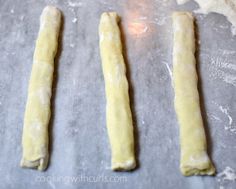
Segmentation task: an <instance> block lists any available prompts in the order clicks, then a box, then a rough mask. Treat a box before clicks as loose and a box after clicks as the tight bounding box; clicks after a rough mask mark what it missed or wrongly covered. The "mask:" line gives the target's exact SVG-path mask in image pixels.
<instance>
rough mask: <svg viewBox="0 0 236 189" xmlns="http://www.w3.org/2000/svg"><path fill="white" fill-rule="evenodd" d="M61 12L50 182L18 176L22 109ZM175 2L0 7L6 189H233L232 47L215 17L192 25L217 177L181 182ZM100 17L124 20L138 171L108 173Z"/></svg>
mask: <svg viewBox="0 0 236 189" xmlns="http://www.w3.org/2000/svg"><path fill="white" fill-rule="evenodd" d="M48 4H50V5H55V6H57V7H58V8H60V9H61V10H62V11H63V14H64V19H63V29H62V32H61V43H60V53H59V56H58V58H57V61H56V70H55V79H54V81H55V82H54V87H53V99H52V102H53V109H52V111H53V113H52V120H51V124H50V133H51V134H50V139H51V145H50V149H51V150H50V153H51V158H50V165H49V167H48V169H47V170H46V171H45V172H38V171H35V170H30V169H22V168H20V167H19V162H20V159H21V136H22V127H23V116H24V108H25V103H26V98H27V88H28V80H29V76H30V71H31V66H32V57H33V51H34V46H35V39H36V37H37V33H38V29H39V16H40V14H41V11H42V9H43V8H44V7H45V6H46V5H48ZM197 7H198V6H197V5H196V4H195V3H193V2H190V3H187V4H186V5H183V6H177V5H176V3H175V1H174V0H119V1H116V0H96V1H93V0H77V1H76V0H64V1H63V0H25V1H21V0H8V1H4V0H0V146H1V148H0V178H1V184H0V188H4V189H5V188H25V189H27V188H44V189H47V188H65V187H67V188H102V189H104V188H165V189H172V188H181V189H195V188H196V189H203V188H207V189H211V188H212V189H215V188H220V189H234V188H236V183H235V180H236V164H235V160H236V137H235V136H236V123H235V122H236V116H235V115H236V106H235V104H236V103H235V100H236V97H235V93H236V62H235V60H236V43H235V42H236V38H235V37H233V36H232V34H231V32H230V24H229V23H228V22H227V21H226V19H225V18H224V17H223V16H221V15H218V14H210V15H208V16H204V15H196V25H197V34H198V37H197V38H198V40H197V43H198V53H197V59H198V72H199V77H200V79H199V90H200V97H201V102H202V112H203V117H204V122H205V127H206V128H205V129H206V131H207V138H208V146H209V154H210V156H211V157H212V160H213V162H214V164H215V166H216V169H217V175H216V176H215V177H208V176H206V177H200V176H198V177H196V176H194V177H187V178H186V177H183V176H182V175H181V174H180V172H179V135H178V123H177V120H176V116H175V111H174V106H173V89H172V85H171V69H172V62H171V51H172V30H171V13H172V11H174V10H189V11H192V10H196V9H197ZM104 11H117V12H118V14H119V15H120V16H121V29H122V34H123V45H124V51H125V59H126V63H127V67H128V68H127V71H128V79H129V84H130V98H131V102H132V112H133V117H134V122H135V133H136V134H135V136H136V148H137V157H138V162H139V165H138V168H137V169H136V170H135V171H132V172H128V173H126V172H112V171H111V170H110V148H109V141H108V137H107V131H106V125H105V91H104V80H103V75H102V70H101V63H100V56H99V48H98V40H99V39H98V24H99V18H100V15H101V13H102V12H104Z"/></svg>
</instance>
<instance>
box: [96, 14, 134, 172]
mask: <svg viewBox="0 0 236 189" xmlns="http://www.w3.org/2000/svg"><path fill="white" fill-rule="evenodd" d="M118 22H119V17H118V15H117V14H116V13H115V12H109V13H103V14H102V16H101V20H100V26H99V37H100V54H101V59H102V69H103V75H104V80H105V88H106V100H107V105H106V118H107V129H108V135H109V139H110V144H111V151H112V169H113V170H130V169H133V168H135V166H136V162H135V155H134V154H135V153H134V136H133V122H132V116H131V110H130V102H129V94H128V82H127V79H126V71H125V63H124V58H123V55H122V44H121V38H120V30H119V26H118Z"/></svg>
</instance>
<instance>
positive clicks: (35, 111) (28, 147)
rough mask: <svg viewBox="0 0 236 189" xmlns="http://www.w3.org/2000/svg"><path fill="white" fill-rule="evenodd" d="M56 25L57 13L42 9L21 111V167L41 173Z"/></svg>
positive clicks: (45, 152)
mask: <svg viewBox="0 0 236 189" xmlns="http://www.w3.org/2000/svg"><path fill="white" fill-rule="evenodd" d="M60 24H61V12H60V11H59V10H58V9H57V8H55V7H52V6H47V7H46V8H44V10H43V12H42V15H41V17H40V31H39V34H38V39H37V41H36V47H35V52H34V61H33V66H32V72H31V77H30V82H29V89H28V99H27V103H26V109H25V117H24V128H23V136H22V146H23V157H22V159H21V166H22V167H28V168H37V169H38V170H44V169H45V168H46V167H47V164H48V158H49V152H48V143H49V142H48V141H49V137H48V124H49V120H50V114H51V111H50V98H51V93H52V81H53V69H54V57H55V55H56V52H57V46H58V35H59V30H60Z"/></svg>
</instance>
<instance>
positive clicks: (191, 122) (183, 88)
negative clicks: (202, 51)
mask: <svg viewBox="0 0 236 189" xmlns="http://www.w3.org/2000/svg"><path fill="white" fill-rule="evenodd" d="M173 30H174V31H173V33H174V44H173V46H174V49H173V82H174V91H175V109H176V114H177V117H178V121H179V125H180V145H181V160H180V161H181V162H180V169H181V172H182V174H183V175H185V176H190V175H212V174H214V173H215V168H214V167H213V165H212V163H211V161H210V159H209V157H208V155H207V145H206V136H205V131H204V126H203V121H202V115H201V111H200V104H199V94H198V89H197V80H198V78H197V72H196V60H195V56H194V53H195V37H194V19H193V17H192V15H191V14H190V13H188V12H175V13H173Z"/></svg>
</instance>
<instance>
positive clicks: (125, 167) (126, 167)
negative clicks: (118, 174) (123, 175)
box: [112, 158, 136, 171]
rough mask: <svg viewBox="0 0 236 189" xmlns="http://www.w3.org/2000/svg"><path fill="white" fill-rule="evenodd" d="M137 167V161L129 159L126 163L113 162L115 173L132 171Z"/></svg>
mask: <svg viewBox="0 0 236 189" xmlns="http://www.w3.org/2000/svg"><path fill="white" fill-rule="evenodd" d="M135 167H136V161H135V159H133V158H132V159H129V160H127V161H124V162H112V170H113V171H130V170H132V169H134V168H135Z"/></svg>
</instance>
